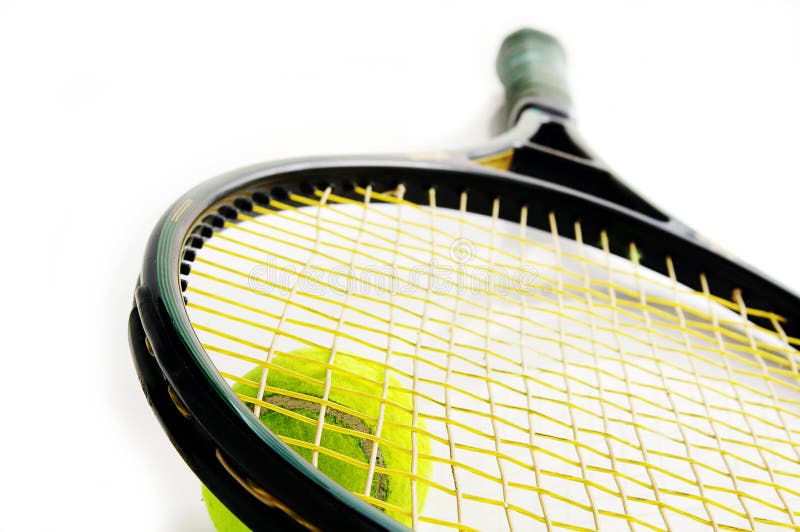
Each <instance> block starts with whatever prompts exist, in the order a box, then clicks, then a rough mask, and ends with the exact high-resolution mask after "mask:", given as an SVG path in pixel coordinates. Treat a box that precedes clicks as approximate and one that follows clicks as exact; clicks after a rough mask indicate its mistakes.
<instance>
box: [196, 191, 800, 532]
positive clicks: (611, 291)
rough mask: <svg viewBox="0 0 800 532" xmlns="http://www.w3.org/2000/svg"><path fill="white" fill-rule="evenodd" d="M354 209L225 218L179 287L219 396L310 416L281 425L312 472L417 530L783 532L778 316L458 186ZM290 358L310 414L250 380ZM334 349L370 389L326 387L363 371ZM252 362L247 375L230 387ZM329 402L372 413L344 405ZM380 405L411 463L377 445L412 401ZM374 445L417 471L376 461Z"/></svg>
mask: <svg viewBox="0 0 800 532" xmlns="http://www.w3.org/2000/svg"><path fill="white" fill-rule="evenodd" d="M356 194H357V195H358V198H357V199H353V198H352V197H343V196H340V195H337V194H336V193H335V192H334V191H333V190H331V189H326V190H316V191H315V192H314V193H309V194H289V195H288V197H287V198H286V199H282V200H280V199H276V198H272V199H270V201H269V204H268V205H264V206H255V207H254V209H253V212H249V213H243V212H240V213H238V219H237V220H236V221H227V222H226V223H225V226H224V227H223V228H222V229H221V230H219V231H217V232H215V233H214V235H213V236H212V237H211V238H210V239H208V241H207V242H206V244H205V245H204V246H203V248H202V249H201V250H199V251H198V252H197V256H196V258H195V260H194V262H193V266H192V269H191V272H190V273H189V274H188V275H187V276H186V280H187V289H186V291H185V295H186V297H187V304H186V307H187V312H188V314H189V317H190V320H191V322H192V325H193V327H194V329H195V331H196V333H197V335H198V337H199V338H200V340H201V342H202V344H203V346H204V348H205V349H206V351H207V352H208V354H209V356H210V357H211V359H212V360H213V362H214V363H215V365H216V366H217V368H218V369H219V371H220V373H221V375H222V376H223V377H224V378H225V379H227V381H228V382H229V383H230V384H231V385H232V386H234V385H236V384H237V383H238V384H240V385H246V386H247V387H248V389H252V390H258V392H257V393H251V394H240V398H241V399H242V400H243V401H245V402H246V403H247V404H248V405H249V406H251V407H252V409H253V411H254V414H255V415H257V416H259V415H261V414H263V413H264V412H266V411H278V412H281V413H288V412H289V411H288V410H287V409H286V408H284V407H282V406H281V405H280V404H276V403H275V402H274V401H273V402H270V401H266V400H263V397H264V393H268V394H281V395H285V396H288V397H294V398H295V399H299V400H302V401H305V402H306V404H314V405H318V408H317V410H318V414H317V415H316V416H315V417H304V416H296V417H297V419H301V420H302V421H303V422H305V423H308V424H309V425H310V426H312V427H314V428H315V429H316V437H315V438H314V440H313V441H311V442H305V441H298V440H296V439H292V438H288V437H282V439H284V441H286V442H287V443H289V444H291V445H292V446H294V447H295V448H301V447H302V448H305V449H307V450H308V451H309V452H310V456H311V461H312V463H313V464H314V465H315V466H316V465H318V461H319V457H320V456H321V455H322V456H327V457H331V458H333V459H336V460H343V461H346V462H347V463H348V464H350V465H353V466H355V467H359V468H362V469H364V470H365V471H366V472H367V477H366V478H367V481H366V482H365V485H364V486H363V489H359V490H354V494H355V495H356V496H358V497H360V498H362V499H363V500H365V501H367V502H368V503H370V504H373V505H375V506H376V507H378V508H381V509H383V510H391V511H392V512H400V513H403V514H404V515H407V517H408V520H409V523H410V524H411V525H412V526H413V527H414V528H415V529H420V530H436V529H442V530H448V529H449V530H453V529H456V530H458V529H461V530H531V529H541V530H596V529H602V530H622V529H629V530H645V529H649V530H687V529H691V530H697V529H701V528H704V527H705V528H708V529H712V530H751V529H758V530H762V529H763V530H800V446H799V445H798V441H800V373H798V363H800V357H799V356H798V353H797V351H796V348H797V346H798V345H800V341H799V340H798V339H796V338H790V337H787V335H786V334H785V333H784V331H783V328H782V326H781V323H783V321H784V319H783V318H782V317H781V316H778V315H774V314H771V313H770V312H768V311H767V310H759V309H751V308H748V306H747V303H746V301H745V297H744V295H743V294H742V293H741V292H739V291H736V292H734V293H733V294H732V296H731V298H730V299H725V298H721V297H718V296H716V295H712V294H711V293H710V290H709V287H708V282H707V281H706V279H705V278H704V277H701V279H700V286H702V290H699V291H697V290H692V289H690V288H687V287H686V286H684V285H682V284H680V283H679V282H678V281H677V275H676V271H677V269H678V268H679V267H680V265H679V264H673V263H672V261H671V260H670V259H667V264H666V270H667V272H668V275H666V276H665V275H661V274H658V273H656V272H653V271H651V270H649V269H647V268H645V267H644V266H642V265H640V264H639V250H638V249H637V247H636V244H635V243H631V244H630V249H629V256H628V259H624V258H621V257H618V256H616V255H612V254H611V253H610V251H609V249H610V242H611V239H612V238H613V235H609V234H606V233H602V234H601V238H600V242H584V241H583V236H582V228H581V225H580V223H579V222H576V223H574V224H571V227H569V228H568V229H569V230H570V234H572V235H574V238H567V237H565V236H562V233H560V232H559V231H560V230H561V231H562V232H563V231H564V228H563V227H560V225H559V224H560V223H563V222H561V221H560V220H559V219H558V216H557V213H551V214H550V215H549V226H550V227H549V231H542V230H538V229H534V228H531V227H528V223H527V216H528V212H527V209H526V208H525V207H523V208H521V209H520V212H519V220H518V221H517V222H516V223H514V222H509V221H507V220H503V219H500V218H499V216H498V212H499V209H500V205H501V202H502V198H498V199H495V200H494V203H493V205H492V215H491V216H485V215H481V214H475V213H471V212H470V211H469V209H470V197H469V195H468V194H467V193H463V194H462V195H461V198H460V208H459V209H446V208H441V207H437V203H436V191H435V189H431V190H430V191H429V195H428V203H427V204H423V205H418V204H415V203H412V202H409V201H406V200H405V199H404V189H403V188H402V186H401V187H399V188H397V189H395V190H392V191H388V192H377V191H374V190H372V189H371V188H356ZM755 316H757V317H759V318H766V320H767V321H768V322H769V323H771V324H772V328H770V329H768V328H764V327H761V326H758V325H756V324H755V323H753V322H752V321H750V318H752V317H755ZM301 348H316V349H323V350H325V352H327V353H330V355H329V358H328V359H327V360H325V359H308V360H303V363H305V364H311V365H315V364H316V365H319V367H320V368H321V369H322V370H324V375H325V379H323V380H320V381H316V382H314V384H316V385H318V386H319V387H321V388H322V389H324V390H325V393H323V394H320V395H321V396H320V397H317V396H314V395H308V394H298V393H296V392H292V391H286V390H279V389H275V387H273V386H270V384H269V383H268V381H267V378H266V376H267V375H268V374H269V373H270V372H284V373H292V372H291V370H289V369H287V368H286V367H284V366H282V365H280V364H276V363H275V361H276V357H284V358H288V359H291V358H292V357H294V358H295V359H297V358H298V357H300V355H298V353H299V352H300V351H298V349H301ZM337 356H339V358H340V359H342V358H343V357H357V358H358V359H360V360H362V361H363V364H365V365H366V366H369V367H371V368H377V369H378V370H379V373H381V374H383V376H384V377H383V380H381V381H380V382H379V383H378V384H380V385H379V386H372V387H370V388H368V389H371V390H374V391H375V393H374V396H371V397H363V395H364V391H363V388H361V389H359V390H348V389H335V388H336V387H335V386H334V384H333V381H334V380H335V379H334V378H333V377H334V376H335V375H336V374H337V372H338V373H346V374H347V375H348V376H349V377H350V378H357V376H356V377H354V376H353V374H352V372H351V370H350V369H348V368H346V367H343V366H342V365H337ZM254 366H260V367H262V368H264V371H263V372H262V373H261V379H260V381H255V380H249V379H246V378H244V377H243V376H244V375H245V374H246V373H247V372H248V371H249V370H250V369H251V368H253V367H254ZM293 375H294V376H295V377H297V375H296V374H293ZM373 384H375V383H373ZM332 388H334V389H333V390H332ZM332 392H335V393H339V394H342V393H344V394H348V393H350V394H353V395H358V396H359V397H360V399H361V400H364V399H367V400H368V401H370V402H372V404H377V405H380V408H379V409H378V412H377V415H375V412H374V411H372V412H363V411H359V410H357V409H352V408H349V409H343V408H341V406H340V405H337V404H336V403H335V402H334V401H332V400H331V393H332ZM393 394H394V395H393ZM397 394H401V395H402V396H403V397H405V398H407V399H408V403H403V404H408V405H409V408H408V412H407V413H408V415H407V416H405V417H404V418H403V419H407V420H408V423H407V426H404V427H394V428H395V429H401V430H407V431H408V433H409V434H410V435H411V443H412V444H411V445H410V446H398V445H397V444H396V443H393V442H392V441H390V440H388V439H386V438H383V437H382V436H381V430H382V427H383V426H384V425H385V421H386V420H385V419H384V412H385V411H386V408H387V407H391V408H395V409H397V408H405V407H404V406H403V405H401V404H398V402H396V401H393V400H392V397H396V396H397ZM284 406H285V405H284ZM328 409H331V410H333V409H338V410H345V411H346V414H347V415H348V416H351V418H357V419H358V420H360V422H359V423H356V424H355V425H352V426H351V427H350V428H345V427H342V426H341V425H340V424H336V423H331V422H329V421H328V418H327V417H326V415H325V412H326V410H328ZM353 427H355V428H353ZM370 427H372V428H370ZM375 427H378V429H377V430H376V429H375ZM326 431H331V432H340V433H354V432H355V433H357V434H358V436H359V437H360V438H362V439H363V440H364V441H365V442H368V443H369V452H368V453H367V455H368V459H367V460H366V461H365V462H360V461H355V460H352V459H350V458H348V457H346V456H343V455H341V454H339V453H337V452H335V451H333V450H331V449H327V448H325V447H324V445H322V443H323V440H322V438H321V435H322V433H324V432H326ZM348 431H349V432H348ZM420 438H425V439H426V440H429V441H431V442H432V443H431V445H430V448H429V449H426V448H425V447H424V446H422V445H420V444H419V440H420ZM382 446H384V447H385V446H394V447H395V448H396V449H395V450H396V452H400V453H407V454H408V455H409V457H410V460H411V471H410V472H407V471H405V472H400V471H395V470H392V469H391V468H386V467H385V466H384V465H383V464H382V463H381V461H380V459H379V457H380V452H379V449H380V448H381V447H382ZM427 469H429V470H431V471H432V474H430V475H422V474H420V473H419V472H420V471H423V470H427ZM386 478H389V479H390V480H397V481H401V482H407V483H409V484H410V489H411V492H412V500H414V501H417V500H418V499H419V492H420V491H421V490H422V489H423V486H424V487H425V488H424V489H425V490H426V491H427V498H426V502H425V503H424V504H422V505H419V504H411V507H410V508H407V509H404V508H397V507H392V508H389V507H388V506H387V502H386V501H385V500H383V499H382V498H380V497H376V496H375V489H374V484H375V483H376V482H381V481H384V482H385V479H386ZM382 479H383V480H382Z"/></svg>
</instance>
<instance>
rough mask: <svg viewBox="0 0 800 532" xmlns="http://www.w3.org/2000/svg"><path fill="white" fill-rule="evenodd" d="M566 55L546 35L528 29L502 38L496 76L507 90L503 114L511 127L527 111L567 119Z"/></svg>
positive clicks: (569, 105)
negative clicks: (539, 111) (536, 110)
mask: <svg viewBox="0 0 800 532" xmlns="http://www.w3.org/2000/svg"><path fill="white" fill-rule="evenodd" d="M565 72H566V55H565V54H564V49H563V48H562V47H561V44H560V43H559V42H558V41H557V40H556V39H555V37H553V36H552V35H548V34H547V33H543V32H541V31H537V30H534V29H530V28H523V29H521V30H518V31H515V32H514V33H512V34H511V35H509V36H508V37H506V38H505V40H504V41H503V44H502V45H501V46H500V52H499V53H498V54H497V75H498V76H499V77H500V81H502V82H503V85H504V86H505V88H506V112H507V113H508V121H509V124H511V125H513V124H514V123H516V121H517V119H518V118H519V115H520V113H522V111H523V110H524V109H526V108H528V107H537V108H539V109H542V110H544V111H547V112H551V113H554V114H557V115H561V116H569V113H570V108H571V103H572V102H571V99H570V97H569V92H568V91H567V81H566V74H565Z"/></svg>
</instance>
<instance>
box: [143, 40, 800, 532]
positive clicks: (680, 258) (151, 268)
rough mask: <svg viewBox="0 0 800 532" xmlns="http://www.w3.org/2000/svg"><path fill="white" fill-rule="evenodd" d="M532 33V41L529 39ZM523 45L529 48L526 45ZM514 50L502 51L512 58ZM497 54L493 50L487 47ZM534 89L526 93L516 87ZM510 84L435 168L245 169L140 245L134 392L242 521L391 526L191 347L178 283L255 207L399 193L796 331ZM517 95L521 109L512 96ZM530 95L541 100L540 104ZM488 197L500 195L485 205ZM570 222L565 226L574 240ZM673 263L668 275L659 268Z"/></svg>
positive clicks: (358, 162)
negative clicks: (575, 247)
mask: <svg viewBox="0 0 800 532" xmlns="http://www.w3.org/2000/svg"><path fill="white" fill-rule="evenodd" d="M537 39H538V37H537ZM534 40H535V39H534ZM518 47H519V45H518V44H516V45H515V47H513V49H515V50H516V49H518ZM501 56H502V54H501ZM531 86H532V87H534V89H533V90H534V92H532V93H527V92H526V90H527V89H526V88H525V87H531ZM525 87H523V88H522V89H519V91H518V93H517V95H516V96H514V97H513V103H511V105H509V107H510V109H511V115H512V116H513V117H514V118H513V119H514V121H515V122H516V124H517V126H516V128H515V129H513V130H512V131H511V132H510V134H508V135H506V136H504V137H502V138H501V139H500V140H498V141H494V142H492V143H490V144H489V145H487V146H485V147H482V148H479V149H476V150H470V151H468V152H464V153H454V154H450V155H448V156H447V157H446V158H443V159H439V160H427V161H425V160H418V159H417V158H416V157H407V158H347V159H342V158H335V159H334V158H331V159H322V158H321V159H316V160H303V161H284V162H278V163H271V164H265V165H255V166H252V167H248V168H244V169H241V170H238V171H236V172H233V173H230V174H226V175H223V176H220V177H218V178H216V179H213V180H211V181H209V182H207V183H205V184H203V185H201V186H199V187H197V188H195V189H193V190H192V191H190V192H189V193H187V194H186V195H185V196H183V197H182V198H180V199H179V200H178V201H176V202H175V204H173V206H172V207H171V208H170V209H169V210H168V211H167V212H166V213H165V215H164V216H163V217H162V219H161V220H160V221H159V223H158V225H157V226H156V228H155V230H154V232H153V235H152V236H151V239H150V241H149V242H148V246H147V251H146V255H145V261H144V265H143V270H142V274H141V276H140V279H139V282H138V285H137V289H136V297H135V307H134V309H133V311H132V313H131V316H130V322H129V332H130V342H131V347H132V351H133V353H134V359H135V362H136V366H137V371H138V372H139V377H140V380H141V382H142V386H143V388H144V390H145V393H146V395H147V396H148V399H149V400H150V402H151V405H152V406H153V408H154V410H155V412H156V414H157V415H158V417H159V419H160V421H161V423H162V425H163V426H164V428H165V430H166V432H167V433H168V434H169V435H170V438H171V439H172V441H173V444H174V445H175V446H176V448H177V449H178V450H179V451H180V452H181V454H182V456H183V457H184V459H185V460H186V461H187V463H188V464H189V465H190V466H191V467H192V469H193V470H194V471H195V473H197V475H198V477H199V478H200V479H201V480H202V481H203V482H204V483H205V484H206V485H207V486H208V487H209V488H210V489H211V490H212V492H214V493H215V495H216V496H217V497H218V498H220V500H221V501H222V502H223V503H224V504H225V505H226V506H227V507H228V508H229V509H231V510H232V511H233V512H234V513H235V514H236V515H237V516H238V517H239V518H240V519H241V520H242V521H243V522H244V523H246V524H247V525H249V526H250V527H251V528H253V529H259V527H261V526H263V524H264V523H265V522H270V523H276V524H279V525H280V527H281V528H286V529H290V528H298V529H309V528H311V529H313V528H319V529H328V528H337V527H346V528H348V529H353V530H384V529H390V530H400V529H404V526H403V525H402V524H401V523H399V522H397V521H396V520H393V519H391V518H390V517H388V516H387V515H386V513H384V512H381V511H379V510H378V509H376V508H375V507H373V506H371V505H369V504H367V503H365V502H364V501H363V500H362V499H360V498H358V497H356V496H355V495H354V494H352V493H350V492H349V491H347V490H345V489H343V488H342V487H341V486H339V485H338V484H336V483H335V482H333V481H331V480H330V479H329V478H328V477H326V476H325V475H323V474H322V473H320V471H319V470H317V469H315V468H314V467H312V466H311V465H310V464H309V463H308V462H307V461H305V460H304V459H303V458H302V457H300V456H299V455H298V454H297V453H296V452H294V451H292V450H291V449H290V448H289V447H287V445H286V444H285V443H284V442H283V441H282V440H281V439H280V438H278V437H277V436H275V435H274V434H273V433H272V432H271V431H270V430H269V429H267V428H266V427H265V426H264V425H263V424H262V423H261V422H260V421H259V420H258V418H257V417H256V416H254V415H253V412H252V411H251V410H250V409H249V408H248V407H247V405H245V403H244V402H242V401H241V400H240V398H239V397H237V396H236V395H235V394H234V393H233V392H232V390H231V385H230V383H229V382H227V381H226V379H224V378H223V377H222V376H221V374H220V372H219V370H218V368H217V366H216V365H215V363H214V361H213V360H212V358H211V357H210V356H209V354H208V352H207V351H206V349H205V348H204V347H203V345H202V343H201V341H200V339H199V338H198V335H197V332H196V330H195V328H194V327H193V324H192V320H191V318H190V316H189V313H188V312H187V308H186V304H185V300H184V297H185V293H184V292H185V290H186V288H187V286H186V283H185V279H186V277H187V276H188V275H190V273H191V271H192V267H193V264H192V263H193V261H194V257H195V255H196V253H197V252H198V251H199V250H201V249H202V248H203V245H204V244H205V242H206V241H207V240H209V239H213V238H214V237H215V234H217V232H219V231H220V230H221V229H224V227H225V224H226V223H236V220H237V219H238V218H239V215H240V214H242V213H244V214H247V213H250V212H252V208H253V207H254V206H255V205H258V204H259V203H262V204H263V203H264V202H269V200H270V198H277V199H279V200H280V201H282V202H290V199H289V198H290V197H291V196H292V195H298V196H304V197H309V196H313V195H314V194H315V193H317V194H318V193H319V192H321V191H324V190H333V191H335V193H336V194H337V195H339V196H341V197H343V198H348V199H351V200H353V201H363V198H364V192H363V191H364V190H366V189H369V190H370V191H372V192H374V193H376V194H386V193H389V192H391V191H396V190H397V189H398V187H400V186H402V187H403V194H404V195H403V198H404V200H405V201H408V202H411V203H415V204H418V205H423V206H424V205H426V204H428V202H429V198H430V191H431V190H435V191H436V192H435V195H436V205H437V207H439V208H444V209H451V210H453V211H458V210H459V209H461V208H462V201H463V198H464V194H465V193H466V194H468V196H469V207H468V209H469V212H470V213H474V214H477V215H481V216H484V217H487V219H492V218H494V219H499V220H507V221H509V222H513V223H519V219H520V211H521V209H523V208H524V209H525V211H526V224H527V226H529V227H530V228H532V229H539V230H543V231H551V230H552V226H553V219H554V218H553V216H554V213H555V216H556V217H557V218H558V220H559V221H560V223H559V224H558V227H559V228H560V229H559V231H558V234H559V236H561V237H564V238H566V239H571V240H575V239H576V238H580V239H581V241H582V242H586V243H590V245H592V244H594V245H596V246H598V245H599V243H600V242H601V241H603V238H604V237H603V235H611V238H610V240H606V242H607V246H608V249H607V251H608V252H609V253H610V254H612V255H615V256H618V257H622V258H626V259H627V258H631V255H630V253H631V243H635V246H636V248H635V249H636V250H637V259H636V260H637V262H638V263H639V264H640V265H641V266H642V267H643V268H646V269H648V270H650V271H652V272H656V273H659V274H662V275H665V276H667V275H675V276H676V277H677V280H678V281H679V282H680V283H681V284H682V285H684V286H686V287H689V288H692V289H694V290H697V291H704V290H705V291H707V292H710V293H711V294H713V295H714V296H716V297H719V298H724V299H730V294H732V293H734V291H737V292H736V293H738V294H744V296H743V297H744V298H745V299H746V300H747V301H748V307H752V308H755V309H764V310H766V311H767V312H756V313H753V315H749V314H748V316H747V317H748V319H749V320H750V321H751V322H752V323H753V324H754V325H756V326H763V327H768V328H772V326H773V324H772V320H773V319H774V316H781V317H782V318H785V319H786V320H787V321H785V322H782V324H783V325H782V327H783V329H784V331H785V333H786V335H788V336H789V337H792V336H797V335H798V330H797V322H798V320H797V319H796V318H795V314H796V313H797V309H798V308H800V301H798V299H797V298H796V297H795V296H794V295H792V294H790V293H789V292H787V291H785V290H784V289H782V288H781V287H779V286H778V285H776V284H775V283H773V282H771V281H769V280H768V279H766V278H764V277H763V276H762V275H760V274H758V273H757V272H755V271H753V270H752V269H750V268H748V267H747V266H744V265H742V264H741V263H739V262H738V261H735V260H734V259H732V258H731V257H728V256H726V255H724V254H721V253H720V252H719V251H718V250H714V249H712V248H710V247H709V246H708V244H707V243H705V242H703V241H701V240H700V239H699V238H698V237H697V236H696V235H695V234H694V233H693V232H691V231H690V230H688V229H687V228H686V227H685V226H683V225H682V224H680V223H679V222H677V221H675V220H672V219H671V218H669V217H668V216H667V215H665V214H663V213H662V212H661V211H659V210H658V209H657V208H655V207H653V206H652V205H651V204H650V203H649V202H647V201H646V200H643V199H642V198H640V197H639V196H638V195H636V194H635V193H633V192H632V191H631V190H630V189H628V188H627V187H626V186H625V185H624V184H623V183H621V182H620V181H619V180H617V179H616V178H615V177H614V176H613V175H612V174H611V173H610V172H609V171H608V170H607V169H606V168H605V167H604V166H603V165H602V164H600V163H599V162H597V161H596V159H594V158H593V157H592V156H591V155H590V152H589V151H588V150H587V149H585V148H584V147H583V146H582V145H581V143H580V141H579V140H577V137H576V135H575V134H574V132H573V131H572V126H571V124H570V122H569V120H568V119H567V118H566V115H567V114H568V112H567V109H568V107H567V106H566V105H563V103H564V102H563V100H561V99H560V98H559V96H558V93H557V91H552V92H551V93H550V94H549V96H548V98H546V99H542V98H540V97H539V94H540V92H541V84H536V83H534V84H528V85H526V86H525ZM520 102H522V103H520ZM542 102H544V103H542ZM498 198H499V200H500V201H498ZM575 222H579V223H580V225H579V227H580V232H581V234H580V236H578V235H577V234H576V227H578V226H576V225H575ZM671 263H674V264H676V265H677V269H676V270H675V271H669V267H668V264H671Z"/></svg>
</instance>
